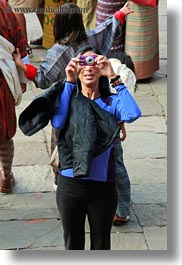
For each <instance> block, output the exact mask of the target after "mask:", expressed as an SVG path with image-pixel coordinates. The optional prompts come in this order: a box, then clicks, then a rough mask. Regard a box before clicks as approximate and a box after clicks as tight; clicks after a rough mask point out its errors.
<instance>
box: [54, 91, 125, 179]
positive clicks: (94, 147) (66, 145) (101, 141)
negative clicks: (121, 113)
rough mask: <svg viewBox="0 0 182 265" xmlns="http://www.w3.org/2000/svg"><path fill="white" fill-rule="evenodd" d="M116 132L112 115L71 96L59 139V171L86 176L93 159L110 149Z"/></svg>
mask: <svg viewBox="0 0 182 265" xmlns="http://www.w3.org/2000/svg"><path fill="white" fill-rule="evenodd" d="M119 130H120V128H119V126H117V124H116V122H115V120H114V118H113V115H112V114H111V113H109V112H108V111H105V110H103V109H101V108H100V107H99V106H98V105H97V103H95V102H94V101H93V100H90V99H88V98H87V97H84V96H83V95H82V94H81V93H79V94H78V95H76V91H75V92H73V94H72V97H71V101H70V108H69V113H68V117H67V122H66V126H65V128H64V130H62V131H60V133H59V137H58V150H59V156H60V167H61V169H67V168H73V172H74V177H81V176H86V175H87V176H88V174H89V172H90V168H91V164H92V158H93V157H95V156H98V155H99V154H101V153H103V152H104V151H106V150H107V149H108V148H109V147H110V146H111V144H112V143H113V140H114V139H115V137H116V136H118V133H119Z"/></svg>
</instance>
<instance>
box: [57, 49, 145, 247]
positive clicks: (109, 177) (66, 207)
mask: <svg viewBox="0 0 182 265" xmlns="http://www.w3.org/2000/svg"><path fill="white" fill-rule="evenodd" d="M78 54H79V55H78V56H77V57H76V58H73V59H71V61H70V62H69V63H68V65H67V67H66V69H65V71H66V82H65V85H64V89H63V92H62V93H61V94H60V102H59V107H58V108H57V109H56V111H55V114H54V116H53V118H52V126H53V127H54V128H56V129H59V130H60V132H59V135H58V143H57V144H58V150H59V157H60V171H59V177H58V188H57V206H58V209H59V211H60V214H61V220H62V224H63V229H64V240H65V247H66V249H69V250H70V249H72V250H83V249H84V245H85V220H86V217H87V218H88V222H89V226H90V240H91V246H90V248H91V250H109V249H110V233H111V228H112V222H113V218H114V214H115V211H116V206H117V191H116V174H115V162H114V159H115V158H114V144H113V143H114V141H115V137H116V138H118V136H117V133H116V134H115V137H113V132H112V133H111V139H110V141H109V144H108V141H107V144H106V143H103V141H106V140H107V138H108V134H107V133H108V132H110V131H111V128H109V129H108V124H109V121H110V118H111V119H112V120H113V121H114V123H115V126H116V124H117V123H118V122H120V121H123V122H128V123H129V122H133V121H135V120H136V119H137V118H139V117H140V116H141V112H140V109H139V108H138V106H137V104H136V102H135V100H134V98H133V97H132V96H131V94H130V93H129V92H128V90H127V88H126V87H125V85H124V84H123V83H122V80H121V79H120V77H119V76H117V75H116V74H115V73H114V71H113V69H112V66H111V64H110V62H109V60H108V59H107V58H106V57H105V56H103V55H101V53H100V52H99V51H97V50H96V49H94V48H92V47H88V46H86V47H83V48H82V49H80V50H79V51H78ZM108 78H109V79H110V80H111V84H112V86H113V87H115V89H116V91H117V94H111V93H110V92H109V83H108ZM95 105H97V108H98V105H99V107H100V108H98V109H100V111H102V112H103V111H104V113H105V114H104V113H101V114H100V115H101V117H103V119H101V120H100V121H99V120H95V117H96V114H95V112H94V110H95ZM63 110H64V111H63ZM98 111H99V110H98ZM93 112H94V115H92V114H93ZM110 114H112V117H110V116H109V115H110ZM104 115H108V118H107V117H106V119H105V116H104ZM104 119H105V121H106V122H105V123H104V129H103V132H102V135H100V134H98V128H100V127H99V126H101V124H100V123H101V122H103V120H104ZM111 127H114V125H112V126H111ZM101 144H103V146H105V149H104V150H102V152H98V150H100V145H101Z"/></svg>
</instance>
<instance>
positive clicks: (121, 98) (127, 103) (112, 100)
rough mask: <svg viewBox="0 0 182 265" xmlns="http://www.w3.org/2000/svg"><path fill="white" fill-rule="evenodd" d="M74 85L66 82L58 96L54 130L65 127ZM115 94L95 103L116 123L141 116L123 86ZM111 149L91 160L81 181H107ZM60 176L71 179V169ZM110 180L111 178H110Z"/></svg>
mask: <svg viewBox="0 0 182 265" xmlns="http://www.w3.org/2000/svg"><path fill="white" fill-rule="evenodd" d="M75 88H76V84H73V83H69V82H66V83H65V87H64V90H63V91H62V93H61V94H60V98H59V107H58V108H57V109H56V111H55V114H54V116H53V118H52V121H51V123H52V126H53V127H54V128H56V129H59V130H61V129H63V128H64V126H65V122H66V118H67V114H68V109H69V102H70V98H71V94H72V92H73V90H74V89H75ZM115 88H116V91H117V94H112V95H110V96H108V97H106V98H105V97H98V98H96V99H95V102H96V103H97V104H98V105H99V106H100V107H101V108H102V109H104V110H106V111H109V112H111V113H112V114H113V115H114V117H115V119H116V122H120V121H123V122H127V123H131V122H133V121H135V120H136V119H138V118H139V117H140V116H141V111H140V109H139V107H138V105H137V103H136V101H135V99H134V98H133V97H132V95H131V94H130V92H129V91H128V90H127V88H126V86H125V85H124V84H121V85H118V86H116V87H115ZM111 149H112V147H110V148H109V149H108V150H106V151H105V152H104V153H102V154H101V155H99V156H98V157H95V158H93V160H92V167H91V170H90V175H89V176H88V177H85V178H82V179H88V180H95V181H108V161H109V157H110V152H111ZM60 173H61V175H63V176H66V177H73V169H72V168H69V169H66V170H61V171H60ZM111 178H112V177H111Z"/></svg>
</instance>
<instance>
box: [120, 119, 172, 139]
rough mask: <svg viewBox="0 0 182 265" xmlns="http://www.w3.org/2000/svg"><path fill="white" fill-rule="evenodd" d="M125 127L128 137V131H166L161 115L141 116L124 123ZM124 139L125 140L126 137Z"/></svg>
mask: <svg viewBox="0 0 182 265" xmlns="http://www.w3.org/2000/svg"><path fill="white" fill-rule="evenodd" d="M125 128H126V133H127V136H128V137H130V132H151V133H167V126H166V122H165V119H164V117H163V116H148V117H141V118H140V119H138V120H136V121H135V122H133V123H128V124H125ZM125 141H127V138H126V140H125Z"/></svg>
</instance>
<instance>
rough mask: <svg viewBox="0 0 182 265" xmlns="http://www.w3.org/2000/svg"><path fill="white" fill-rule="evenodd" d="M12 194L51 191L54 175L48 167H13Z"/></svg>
mask: <svg viewBox="0 0 182 265" xmlns="http://www.w3.org/2000/svg"><path fill="white" fill-rule="evenodd" d="M13 172H14V175H15V178H16V180H15V186H14V189H13V192H14V193H25V192H47V191H53V184H54V174H53V170H52V167H51V166H49V165H34V166H24V167H22V166H19V167H13Z"/></svg>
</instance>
